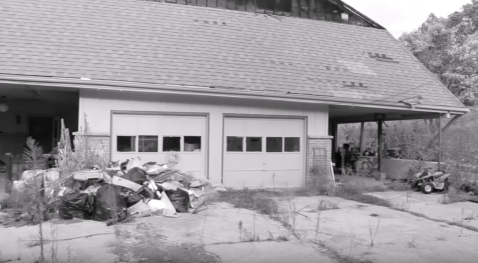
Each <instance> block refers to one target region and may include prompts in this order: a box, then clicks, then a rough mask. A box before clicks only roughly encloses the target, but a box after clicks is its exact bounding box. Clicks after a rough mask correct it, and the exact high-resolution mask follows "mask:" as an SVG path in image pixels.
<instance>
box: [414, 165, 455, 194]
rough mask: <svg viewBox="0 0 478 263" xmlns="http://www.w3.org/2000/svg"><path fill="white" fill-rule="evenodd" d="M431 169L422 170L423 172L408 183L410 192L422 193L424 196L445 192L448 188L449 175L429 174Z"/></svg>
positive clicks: (440, 173) (441, 173)
mask: <svg viewBox="0 0 478 263" xmlns="http://www.w3.org/2000/svg"><path fill="white" fill-rule="evenodd" d="M430 169H432V168H424V171H423V172H421V173H417V174H416V175H415V179H413V180H411V181H410V182H409V184H410V187H411V189H412V190H416V191H422V193H424V194H430V193H432V192H434V191H440V192H446V191H448V187H449V186H450V182H449V180H448V178H449V177H450V174H447V173H443V172H435V173H433V174H432V173H430Z"/></svg>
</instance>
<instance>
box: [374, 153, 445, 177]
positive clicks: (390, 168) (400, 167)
mask: <svg viewBox="0 0 478 263" xmlns="http://www.w3.org/2000/svg"><path fill="white" fill-rule="evenodd" d="M415 163H416V161H412V160H404V159H388V158H382V167H381V168H382V172H384V173H385V174H386V175H387V179H406V178H408V177H409V174H408V170H409V167H411V166H413V165H414V164H415ZM425 167H432V168H433V169H432V170H431V172H434V171H437V170H438V163H437V162H425Z"/></svg>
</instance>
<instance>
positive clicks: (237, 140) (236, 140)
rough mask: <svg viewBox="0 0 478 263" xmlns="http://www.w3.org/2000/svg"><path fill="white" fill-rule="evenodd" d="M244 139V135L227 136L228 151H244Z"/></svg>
mask: <svg viewBox="0 0 478 263" xmlns="http://www.w3.org/2000/svg"><path fill="white" fill-rule="evenodd" d="M243 141H244V137H234V136H227V146H226V148H227V151H228V152H243V151H244V147H243V145H242V144H243Z"/></svg>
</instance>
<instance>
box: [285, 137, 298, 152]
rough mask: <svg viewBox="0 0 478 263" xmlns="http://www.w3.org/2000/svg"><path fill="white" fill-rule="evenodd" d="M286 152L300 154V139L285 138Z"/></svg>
mask: <svg viewBox="0 0 478 263" xmlns="http://www.w3.org/2000/svg"><path fill="white" fill-rule="evenodd" d="M284 152H300V138H299V137H285V138H284Z"/></svg>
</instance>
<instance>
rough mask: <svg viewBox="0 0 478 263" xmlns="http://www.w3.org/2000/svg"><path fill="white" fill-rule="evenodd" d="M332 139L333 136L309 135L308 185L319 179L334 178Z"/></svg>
mask: <svg viewBox="0 0 478 263" xmlns="http://www.w3.org/2000/svg"><path fill="white" fill-rule="evenodd" d="M332 139H333V136H309V137H308V140H307V177H306V186H307V185H309V184H313V183H316V182H317V180H319V179H327V178H332V174H331V162H332V159H331V156H332V153H331V150H332Z"/></svg>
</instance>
